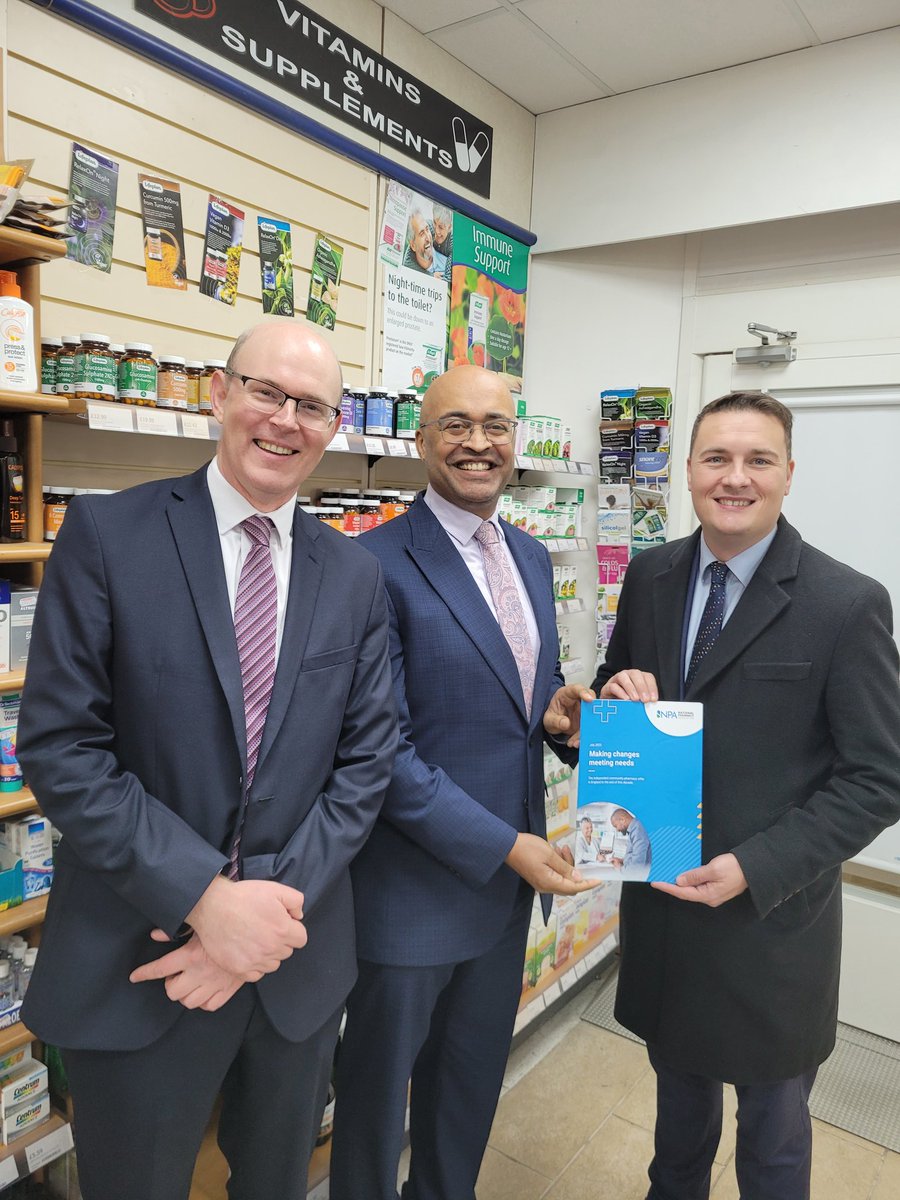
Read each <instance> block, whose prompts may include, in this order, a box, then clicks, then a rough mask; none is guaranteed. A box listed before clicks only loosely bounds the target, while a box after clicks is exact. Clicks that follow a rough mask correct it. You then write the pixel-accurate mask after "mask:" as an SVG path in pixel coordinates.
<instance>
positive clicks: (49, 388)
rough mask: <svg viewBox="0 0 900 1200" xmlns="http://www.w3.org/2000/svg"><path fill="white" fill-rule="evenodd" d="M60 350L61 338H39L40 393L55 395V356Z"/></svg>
mask: <svg viewBox="0 0 900 1200" xmlns="http://www.w3.org/2000/svg"><path fill="white" fill-rule="evenodd" d="M60 350H62V338H52V337H42V338H41V394H42V395H44V396H55V395H56V357H57V355H58V353H59V351H60Z"/></svg>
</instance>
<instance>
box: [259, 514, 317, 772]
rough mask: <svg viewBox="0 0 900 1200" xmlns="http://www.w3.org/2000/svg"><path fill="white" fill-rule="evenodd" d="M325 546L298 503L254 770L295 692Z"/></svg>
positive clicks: (269, 744)
mask: <svg viewBox="0 0 900 1200" xmlns="http://www.w3.org/2000/svg"><path fill="white" fill-rule="evenodd" d="M324 559H325V548H324V546H323V545H322V543H321V534H320V531H319V527H318V522H317V521H316V520H315V518H313V517H309V516H307V514H306V513H304V512H302V511H301V509H300V507H299V506H298V507H297V509H296V511H295V513H294V527H293V545H292V547H291V581H290V585H289V587H288V597H287V608H286V609H285V614H284V631H283V633H282V635H281V648H280V650H279V651H278V665H277V667H276V668H275V682H274V683H273V685H272V696H271V698H270V700H269V710H268V712H267V714H266V724H265V727H264V729H263V735H262V742H261V743H260V746H259V757H258V758H257V762H256V769H257V772H258V771H259V767H260V764H261V763H262V761H263V759H264V758H265V756H266V754H267V752H268V751H269V749H270V747H271V746H272V744H273V742H274V741H275V738H276V737H277V736H278V731H279V730H280V729H281V726H282V724H283V722H284V718H285V714H286V713H287V709H288V704H289V703H290V699H291V696H292V695H293V694H294V688H295V687H296V685H297V679H298V677H299V674H300V664H301V662H302V661H303V656H304V654H305V652H306V643H307V641H308V639H309V631H310V629H311V628H312V622H313V616H314V614H315V609H316V601H317V600H318V596H319V588H320V586H321V583H322V571H323V567H324Z"/></svg>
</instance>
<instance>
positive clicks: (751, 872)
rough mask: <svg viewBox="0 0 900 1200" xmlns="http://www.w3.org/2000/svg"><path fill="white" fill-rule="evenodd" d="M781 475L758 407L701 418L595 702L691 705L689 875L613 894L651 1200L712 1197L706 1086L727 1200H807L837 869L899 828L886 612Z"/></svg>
mask: <svg viewBox="0 0 900 1200" xmlns="http://www.w3.org/2000/svg"><path fill="white" fill-rule="evenodd" d="M793 470H794V464H793V462H792V461H791V414H790V412H789V410H788V409H786V408H785V407H784V406H783V405H782V404H780V403H779V402H778V401H777V400H775V399H773V398H772V397H771V396H767V395H765V393H759V392H743V393H742V392H738V393H731V394H729V395H727V396H723V397H720V398H719V399H718V400H714V401H712V402H711V403H710V404H708V405H707V406H706V407H705V408H704V409H703V410H702V411H701V413H700V414H699V416H698V417H697V420H696V422H695V424H694V428H693V432H692V436H691V448H690V456H689V459H688V464H687V471H688V486H689V488H690V491H691V494H692V500H693V504H694V509H695V511H696V513H697V516H698V518H699V521H700V529H699V530H698V531H697V532H696V533H694V534H693V535H692V536H691V537H689V538H685V539H683V540H681V541H677V542H672V543H669V544H667V545H665V546H660V547H658V548H654V549H651V550H647V551H644V552H643V553H642V554H640V555H639V556H638V557H637V558H636V559H635V560H634V561H633V562H632V563H631V565H630V566H629V569H628V573H627V576H626V579H625V584H624V587H623V591H622V596H621V603H620V606H619V616H618V620H617V622H616V628H615V632H614V634H613V638H612V641H611V643H610V647H609V655H608V658H607V661H606V663H605V664H604V665H603V667H602V668H601V670H600V672H599V674H598V676H597V679H596V680H595V682H594V688H595V690H596V691H597V692H598V693H599V695H600V696H602V697H607V698H613V699H623V700H639V701H644V702H646V701H654V700H657V699H659V698H663V699H668V700H673V699H684V700H689V701H700V702H702V703H703V705H704V726H705V729H704V757H703V863H704V865H703V866H701V867H698V868H697V869H696V870H692V871H688V872H686V873H685V874H684V875H682V876H680V877H679V879H678V881H677V883H676V884H674V885H669V884H654V885H653V886H652V887H646V886H643V885H641V884H633V883H632V884H625V885H624V887H623V894H622V911H621V917H622V963H621V971H620V977H619V990H618V997H617V1002H616V1016H617V1018H618V1019H619V1021H621V1022H622V1024H623V1025H625V1026H626V1027H627V1028H629V1029H631V1030H632V1031H633V1032H635V1033H637V1034H639V1035H640V1036H641V1037H642V1038H644V1039H645V1040H646V1042H647V1045H648V1050H649V1054H650V1060H651V1062H652V1064H653V1066H654V1069H655V1070H656V1073H657V1125H656V1145H655V1150H656V1153H655V1157H654V1160H653V1162H652V1164H651V1166H650V1172H649V1174H650V1180H651V1188H650V1191H649V1193H648V1200H705V1198H706V1197H708V1195H709V1186H710V1172H711V1168H712V1163H713V1157H714V1154H715V1151H716V1147H717V1145H718V1141H719V1137H720V1133H721V1122H722V1082H723V1081H727V1082H731V1083H733V1084H734V1085H735V1086H736V1090H737V1095H738V1140H737V1152H736V1156H735V1165H736V1169H737V1176H738V1184H739V1187H740V1192H741V1196H742V1197H746V1198H748V1200H750V1198H752V1200H808V1197H809V1177H810V1158H811V1126H810V1119H809V1109H808V1106H807V1099H808V1096H809V1092H810V1089H811V1087H812V1084H813V1081H814V1079H815V1075H816V1070H817V1068H818V1066H819V1064H820V1063H821V1062H823V1061H824V1059H825V1058H827V1057H828V1055H829V1053H830V1052H831V1050H832V1048H833V1046H834V1039H835V1029H836V1023H837V1002H838V980H839V972H840V945H841V876H840V867H841V863H842V862H843V861H844V860H845V859H847V858H850V857H852V856H853V855H854V854H857V853H858V852H859V851H860V850H861V849H862V848H863V847H864V846H866V845H867V844H868V843H869V842H870V841H872V839H873V838H874V837H875V836H876V835H877V834H878V833H879V832H880V831H881V830H882V829H884V828H886V827H887V826H888V825H891V824H892V823H893V822H895V821H896V820H897V819H898V817H900V683H898V655H897V647H896V645H895V643H894V641H893V638H892V636H891V630H892V618H891V605H890V600H889V597H888V594H887V592H886V590H885V589H884V588H883V587H882V586H881V584H879V583H876V582H875V581H874V580H872V579H869V578H867V577H866V576H864V575H861V574H859V573H858V572H856V571H854V570H852V569H851V568H850V567H847V566H845V565H844V564H842V563H839V562H836V561H835V560H834V559H831V558H828V557H827V556H826V555H824V554H822V553H820V552H819V551H818V550H815V549H813V548H812V547H811V546H808V545H806V544H805V543H804V542H803V541H802V539H801V537H800V535H799V534H798V533H797V532H796V530H794V529H793V528H792V527H791V526H790V525H789V524H788V523H787V522H786V521H785V519H784V518H783V517H782V516H781V507H782V503H783V500H784V497H785V496H786V495H787V494H788V492H789V490H790V485H791V478H792V475H793ZM719 564H724V566H723V565H719Z"/></svg>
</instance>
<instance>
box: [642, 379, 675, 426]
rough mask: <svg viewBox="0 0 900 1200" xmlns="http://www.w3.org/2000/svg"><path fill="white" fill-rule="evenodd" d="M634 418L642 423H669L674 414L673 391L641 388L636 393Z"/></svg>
mask: <svg viewBox="0 0 900 1200" xmlns="http://www.w3.org/2000/svg"><path fill="white" fill-rule="evenodd" d="M633 403H634V417H635V419H636V420H642V421H667V420H668V419H669V417H670V416H671V414H672V390H671V388H667V387H639V388H638V389H637V391H636V392H635V393H634V401H633Z"/></svg>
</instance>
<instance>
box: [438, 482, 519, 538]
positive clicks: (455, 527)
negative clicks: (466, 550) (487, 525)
mask: <svg viewBox="0 0 900 1200" xmlns="http://www.w3.org/2000/svg"><path fill="white" fill-rule="evenodd" d="M425 503H426V504H427V505H428V507H429V508H430V509H431V511H432V512H433V513H434V515H435V516H436V517H437V519H438V521H439V522H440V524H441V526H442V527H443V529H444V530H445V532H447V533H449V534H450V536H451V537H452V538H453V540H454V541H455V542H458V543H459V544H460V546H465V545H466V544H467V543H468V542H470V541H471V540H472V538H473V537H474V536H475V533H476V531H477V530H478V529H479V528H480V527H481V523H482V521H483V519H484V518H482V517H479V516H477V515H476V514H475V513H471V512H469V511H468V510H467V509H465V508H460V507H459V506H458V505H456V504H451V503H450V501H449V500H445V499H444V497H443V496H442V495H440V493H439V492H436V491H435V490H434V488H433V487H432V486H431V484H430V483H429V485H428V487H427V488H426V489H425ZM488 520H489V521H490V522H491V524H492V525H494V526H495V527H496V528H497V530H498V532H499V535H500V540H501V541H505V540H506V539H505V538H504V536H503V527H502V525H501V523H500V518H499V517H498V516H497V513H496V511H495V512H494V514H493V516H491V517H488Z"/></svg>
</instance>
